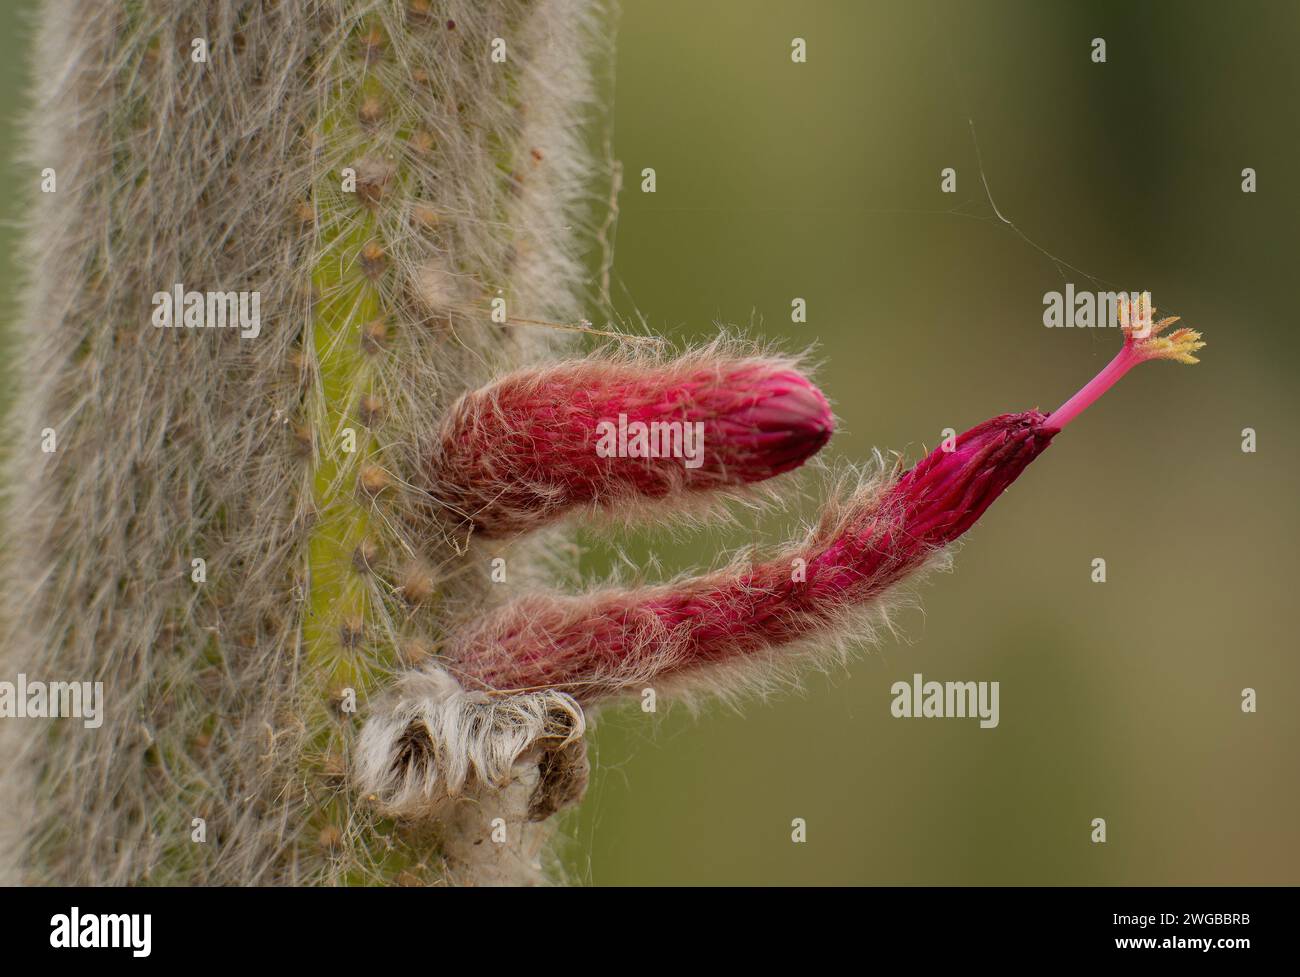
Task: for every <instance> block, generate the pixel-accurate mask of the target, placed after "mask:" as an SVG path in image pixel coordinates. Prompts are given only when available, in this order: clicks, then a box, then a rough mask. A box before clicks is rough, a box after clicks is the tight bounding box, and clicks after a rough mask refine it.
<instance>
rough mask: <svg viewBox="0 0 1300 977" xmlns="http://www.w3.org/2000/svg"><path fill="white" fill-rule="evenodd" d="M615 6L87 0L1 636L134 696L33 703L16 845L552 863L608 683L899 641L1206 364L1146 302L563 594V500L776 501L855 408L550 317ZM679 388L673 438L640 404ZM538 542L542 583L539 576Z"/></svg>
mask: <svg viewBox="0 0 1300 977" xmlns="http://www.w3.org/2000/svg"><path fill="white" fill-rule="evenodd" d="M599 14H600V11H599V10H597V9H595V8H594V7H593V6H592V4H591V3H588V2H587V0H477V2H471V0H464V2H458V0H451V2H447V3H435V2H433V0H410V2H407V3H399V2H396V0H285V2H281V3H277V4H265V3H259V2H255V0H243V2H235V3H221V4H217V3H211V4H168V3H164V2H162V0H133V2H130V3H125V4H118V3H112V2H108V0H94V2H91V3H73V2H72V0H48V2H47V4H46V8H45V17H44V20H43V30H42V36H41V39H40V44H39V48H38V51H37V57H36V62H37V64H38V65H39V68H40V83H39V87H38V91H37V98H36V106H35V108H34V110H33V113H32V118H31V120H30V122H29V132H30V134H31V138H30V141H29V145H28V147H27V150H26V158H27V161H28V163H29V164H30V165H31V166H33V167H34V168H40V169H44V168H47V167H48V168H53V169H54V170H55V171H56V172H57V174H58V190H57V192H56V193H53V194H45V195H42V198H41V199H38V200H37V201H34V203H33V207H32V210H31V218H30V222H29V224H30V226H29V229H28V237H27V245H26V252H25V265H26V268H27V269H28V274H29V282H28V286H27V294H26V300H25V304H26V308H25V313H24V317H23V322H22V325H21V330H20V335H19V337H18V338H19V342H20V346H21V363H20V367H19V379H20V396H19V397H18V398H17V402H16V406H15V408H14V410H13V411H12V414H11V430H14V431H16V432H18V433H17V436H16V442H15V447H14V448H13V450H11V452H10V454H9V456H8V457H7V458H6V469H7V470H6V484H7V487H8V491H7V496H6V503H7V508H6V514H5V532H6V539H5V546H4V564H3V565H4V571H3V572H4V595H5V597H4V615H3V619H4V626H5V631H4V642H3V665H4V669H5V671H6V672H9V673H19V674H26V675H28V676H32V677H35V678H44V679H47V680H56V681H83V680H98V681H102V682H103V683H104V686H105V699H106V703H105V707H106V708H105V715H104V716H103V724H102V726H101V727H99V728H87V727H85V726H82V725H77V724H74V723H67V722H53V723H51V722H32V721H27V722H21V723H6V724H4V725H3V726H2V727H0V733H2V734H3V735H4V737H5V742H4V744H3V746H4V748H5V751H6V753H5V755H6V756H7V757H10V758H12V759H11V760H10V761H9V762H8V763H7V764H6V766H5V768H4V774H3V776H4V778H5V779H4V783H3V785H2V786H3V790H0V797H3V800H4V805H5V806H4V810H3V820H2V821H0V832H2V833H0V846H2V848H0V856H2V858H0V865H2V866H3V869H0V871H3V872H4V873H5V878H6V880H25V881H35V882H63V883H92V884H94V883H100V884H103V883H109V884H123V883H198V884H204V883H206V884H212V883H227V884H257V883H264V884H265V883H278V884H284V883H293V884H339V883H349V884H394V883H396V884H434V883H449V882H450V883H479V884H481V883H521V882H535V881H542V880H544V879H545V878H546V877H547V867H548V866H547V861H548V857H547V848H546V840H547V837H548V832H549V830H550V828H549V825H550V819H551V816H552V815H553V814H554V813H556V812H557V811H559V810H561V809H563V808H564V807H566V806H568V805H571V804H574V803H576V802H577V801H579V800H580V799H581V797H582V793H583V790H584V787H585V785H586V782H587V777H588V761H587V756H586V749H585V741H584V733H585V731H586V729H587V728H588V723H589V721H590V719H591V718H592V716H593V715H594V713H595V710H596V709H598V708H600V707H601V706H603V705H604V704H605V703H606V702H608V701H609V700H611V699H616V698H617V697H618V696H620V695H625V694H627V693H632V692H637V691H639V689H640V686H641V685H642V684H643V683H646V682H651V681H653V682H655V683H656V684H657V685H663V686H664V687H665V689H666V690H668V691H674V690H675V691H680V692H682V693H685V694H688V695H690V694H699V693H702V692H707V693H718V694H722V695H724V696H736V695H739V694H741V693H744V692H750V691H755V690H760V691H761V690H765V689H767V688H769V687H770V686H771V685H772V683H773V682H774V681H777V680H782V679H785V678H787V677H789V676H791V675H793V674H794V673H795V671H796V670H797V668H799V667H801V666H802V665H804V664H805V663H807V662H808V661H810V660H811V661H813V662H817V661H822V660H824V659H825V658H826V656H827V655H828V654H829V655H835V654H837V653H839V652H842V651H844V650H846V649H848V648H850V647H852V646H853V645H855V644H859V643H861V642H862V641H863V640H864V639H866V638H869V637H870V636H871V635H872V633H873V629H874V628H875V626H876V625H880V624H884V625H887V624H888V613H889V609H890V607H891V606H892V602H894V601H896V600H897V599H898V596H899V594H900V592H901V591H900V588H902V587H903V586H904V585H905V584H906V583H907V582H908V581H909V580H914V579H916V578H917V576H918V574H919V573H921V572H922V571H923V570H924V569H925V568H926V567H928V566H932V565H934V564H935V563H936V562H940V561H942V560H943V559H945V557H946V554H947V551H948V548H949V546H950V544H952V543H954V542H955V541H956V540H957V539H959V538H960V537H961V536H962V535H963V534H964V533H965V532H966V531H967V530H968V529H969V528H970V527H971V526H972V525H974V523H975V522H976V520H978V518H979V517H980V515H981V514H982V513H983V512H984V511H985V510H986V509H987V507H988V506H989V505H991V504H992V502H993V501H994V500H995V499H996V498H998V496H999V495H1000V494H1001V493H1002V491H1003V490H1004V489H1005V488H1006V487H1007V486H1008V485H1010V484H1011V483H1012V482H1013V481H1014V480H1015V479H1017V478H1018V477H1019V476H1020V475H1021V473H1022V472H1023V471H1024V470H1025V469H1026V467H1027V466H1028V465H1029V464H1030V463H1031V462H1032V461H1033V460H1035V459H1036V458H1037V457H1038V456H1039V455H1040V454H1041V452H1042V451H1043V450H1044V449H1045V448H1046V447H1047V446H1048V444H1050V443H1051V441H1052V439H1053V438H1054V437H1056V436H1057V435H1058V434H1059V433H1060V432H1061V431H1062V430H1063V429H1064V427H1065V426H1066V425H1067V424H1068V423H1070V422H1071V421H1072V420H1073V419H1074V418H1075V417H1077V416H1078V414H1079V413H1080V412H1081V411H1082V410H1083V409H1084V408H1086V407H1087V406H1088V404H1090V403H1091V402H1092V401H1093V400H1095V399H1096V398H1097V397H1098V396H1100V395H1101V394H1102V393H1104V391H1105V390H1106V389H1107V388H1108V387H1109V386H1110V385H1111V384H1113V383H1114V382H1115V381H1116V380H1117V379H1118V378H1119V377H1120V376H1121V375H1122V374H1123V373H1124V372H1126V371H1127V370H1128V369H1129V368H1131V367H1132V366H1133V365H1135V364H1136V363H1138V362H1141V361H1142V360H1145V359H1155V358H1165V359H1175V360H1180V361H1183V362H1195V359H1194V357H1193V356H1192V353H1194V352H1195V351H1196V350H1197V349H1199V348H1200V346H1201V345H1202V344H1201V343H1200V339H1199V335H1198V334H1196V333H1194V332H1191V331H1190V330H1186V329H1180V330H1177V331H1176V332H1174V333H1173V334H1171V335H1170V336H1168V337H1163V338H1162V337H1160V336H1159V333H1160V332H1161V331H1162V330H1163V329H1164V328H1165V327H1166V326H1167V325H1168V324H1169V320H1165V321H1162V322H1160V323H1157V324H1156V325H1155V326H1154V327H1153V328H1151V329H1150V330H1149V331H1144V332H1139V331H1137V330H1134V329H1130V330H1126V337H1125V345H1124V349H1123V350H1122V351H1121V353H1120V355H1119V356H1117V357H1116V359H1115V361H1113V362H1112V364H1111V365H1110V366H1108V367H1107V368H1106V369H1105V370H1103V372H1102V374H1100V375H1099V376H1098V378H1097V379H1096V380H1094V381H1093V382H1091V383H1089V384H1088V385H1086V386H1085V387H1084V388H1083V389H1082V390H1081V391H1080V393H1079V394H1078V395H1076V396H1075V397H1073V398H1071V399H1070V400H1069V401H1067V402H1066V404H1065V405H1063V406H1062V408H1061V409H1060V410H1058V411H1057V412H1056V413H1054V414H1051V415H1045V414H1042V413H1041V412H1038V411H1028V412H1024V413H1019V414H1006V415H1001V416H999V417H996V418H993V419H992V420H990V421H987V422H985V423H983V424H980V425H977V426H976V427H974V428H972V429H971V430H970V431H968V432H966V433H965V434H964V435H962V436H960V437H959V438H957V439H956V442H955V444H954V445H953V446H952V447H951V448H949V447H947V446H944V447H941V448H939V449H937V450H936V451H934V452H932V453H931V454H930V455H928V456H927V457H925V458H924V459H922V460H921V461H920V463H918V464H917V465H916V466H914V467H913V468H912V469H911V470H909V471H907V472H905V473H900V472H899V470H898V469H895V470H894V471H892V472H887V471H886V470H885V466H884V464H883V461H880V462H878V464H877V466H876V467H877V469H878V470H877V471H876V472H875V473H874V474H873V475H871V476H870V477H868V478H866V479H865V480H862V481H859V483H858V484H856V485H855V486H854V487H852V488H851V489H849V490H847V491H839V492H836V493H834V494H833V495H832V497H831V499H830V501H829V502H828V504H827V506H826V508H825V511H824V513H823V516H822V520H821V523H820V525H819V526H818V527H817V528H816V529H815V530H813V531H812V532H811V533H810V534H809V535H808V537H807V538H806V539H805V540H803V541H802V542H801V543H798V544H796V545H794V546H791V547H790V548H788V549H787V550H786V551H785V552H783V553H782V554H780V555H778V556H776V557H774V558H771V559H768V560H761V561H755V562H750V561H748V560H745V559H738V560H737V561H736V562H735V563H734V564H733V566H731V567H730V568H728V569H725V570H721V571H718V572H716V573H713V574H709V575H706V576H703V577H697V578H683V579H680V580H677V581H673V582H670V583H667V584H663V585H659V586H655V587H649V588H639V589H612V588H610V589H603V590H596V591H593V592H591V593H587V594H579V595H569V596H566V595H562V594H557V593H555V592H554V591H553V590H549V589H544V588H542V587H540V586H539V582H540V579H541V578H542V577H544V576H548V575H550V569H551V568H552V566H553V564H554V562H555V561H556V560H559V561H560V562H561V563H563V561H564V559H565V554H566V553H568V552H569V551H570V550H571V547H569V546H566V545H563V541H564V539H565V536H564V534H565V533H566V532H567V531H568V529H567V526H568V524H569V523H568V522H566V520H565V518H564V517H565V516H572V515H577V514H583V515H586V516H589V517H590V516H593V515H599V516H612V517H621V518H646V517H649V518H654V519H656V520H658V519H662V518H668V517H673V516H678V515H682V514H684V513H685V514H688V515H689V514H691V513H696V512H698V511H699V508H698V507H699V506H704V507H706V508H705V511H706V512H708V513H710V514H712V513H713V512H714V511H716V508H708V507H711V506H712V507H716V503H717V501H718V500H719V499H728V498H734V497H738V496H739V497H741V498H746V499H758V500H761V498H762V495H761V489H760V486H766V485H767V484H768V482H769V480H773V479H778V478H779V477H780V476H783V475H784V474H786V473H788V472H789V471H790V470H792V469H794V468H796V467H798V466H799V465H801V464H802V463H804V462H805V461H806V460H807V459H808V458H809V457H810V456H811V455H813V454H814V453H815V452H817V451H818V450H819V449H820V448H821V447H822V446H823V445H824V444H825V443H826V441H827V439H828V438H829V437H830V434H831V429H832V426H833V421H832V417H831V413H830V408H829V406H828V404H827V402H826V400H825V398H824V397H823V396H822V394H821V393H820V391H818V390H817V388H816V387H814V386H813V385H812V383H811V381H810V380H808V379H807V378H806V377H805V376H804V375H803V373H802V372H801V371H800V369H799V366H798V363H797V361H795V360H792V359H787V358H783V357H780V356H774V355H771V354H769V353H766V352H762V351H755V350H752V349H742V348H739V346H738V345H737V344H735V343H727V342H721V341H720V342H719V343H715V344H713V345H711V346H708V347H706V348H704V349H700V350H695V351H687V352H686V353H684V354H683V355H681V356H677V357H673V356H671V355H663V354H656V355H654V356H647V355H645V354H643V353H630V352H627V351H626V350H624V349H623V348H622V346H621V345H620V346H619V347H616V348H615V349H614V350H613V351H605V352H596V353H591V354H588V355H587V356H585V357H574V356H573V355H572V352H573V351H572V350H571V349H569V348H567V345H568V344H567V343H566V342H565V337H566V336H568V337H571V336H572V334H573V330H571V329H570V330H567V331H566V330H563V329H560V330H545V329H537V328H525V327H528V326H535V325H536V324H537V323H539V322H553V323H554V322H572V321H574V320H576V319H578V318H579V313H580V311H581V309H580V304H581V303H580V301H579V297H578V290H577V283H578V282H579V281H580V278H581V276H580V275H579V273H578V265H577V262H576V260H575V257H574V256H575V254H576V249H577V247H578V242H577V241H576V240H575V232H574V231H572V230H571V228H574V227H581V226H583V223H582V221H581V219H580V218H581V216H582V215H581V200H582V195H583V186H584V181H585V180H586V178H587V176H588V173H589V171H590V166H589V165H588V161H587V159H586V156H585V153H584V151H583V149H582V148H581V147H582V130H581V126H580V124H579V123H580V120H581V112H582V109H583V107H584V106H585V105H586V104H587V103H588V85H587V83H588V72H589V65H588V62H589V60H590V57H591V52H592V50H593V48H594V47H595V45H594V39H595V37H597V36H598V32H597V31H596V29H595V25H596V22H597V19H598V16H599ZM201 290H208V291H207V292H206V293H205V292H203V291H201ZM190 291H195V294H197V295H198V296H199V297H198V299H197V300H196V303H197V304H192V303H191V301H190V294H189V293H190ZM214 291H215V292H219V293H221V294H222V295H223V296H228V295H230V294H240V293H247V294H251V295H255V296H257V298H258V303H257V304H250V305H249V306H248V308H249V309H252V308H260V310H261V311H262V312H264V313H265V314H266V318H265V321H261V320H260V319H259V320H258V322H257V323H256V325H255V327H253V328H248V329H244V328H241V329H240V330H237V331H236V330H229V329H208V328H204V329H199V328H197V326H198V325H200V324H202V322H203V321H204V314H205V311H206V312H207V313H212V312H213V311H214V310H215V311H217V312H221V314H222V315H226V314H227V313H229V314H231V315H233V314H235V312H241V311H247V310H246V309H245V306H244V305H243V304H242V300H241V303H235V304H233V305H229V306H225V305H223V304H222V302H224V299H218V300H217V301H216V303H215V304H214V302H213V300H212V298H211V296H212V292H214ZM173 294H174V295H175V296H176V298H175V300H174V306H175V307H174V308H173V309H172V311H171V312H166V314H160V313H161V312H165V311H166V310H167V309H168V308H170V307H171V306H169V304H168V303H171V302H173V300H172V299H171V298H170V296H172V295H173ZM205 294H206V295H207V299H206V304H205V299H204V295H205ZM150 296H153V297H154V302H155V303H156V308H155V313H154V314H153V315H151V314H150V311H149V306H150ZM192 311H193V313H194V316H193V321H192V319H191V312H192ZM1126 312H1127V310H1126ZM151 320H152V325H151V324H150V323H151ZM223 321H224V320H223ZM206 324H207V325H209V326H210V325H212V324H213V323H212V320H211V319H207V320H206ZM243 325H247V323H244V322H243V321H242V320H241V326H243ZM163 326H169V327H170V328H162V329H159V328H155V327H163ZM579 331H581V330H579ZM561 354H563V355H564V356H565V357H566V358H564V359H561V360H560V361H559V362H554V361H555V359H556V357H558V356H560V355H561ZM656 424H659V425H677V427H676V428H671V427H665V428H661V429H660V436H661V437H662V438H664V439H665V440H660V441H658V442H657V448H658V449H663V448H664V447H665V445H667V446H668V448H669V450H667V451H666V452H665V451H664V450H651V441H650V440H648V438H649V437H650V435H649V434H647V439H644V440H641V441H638V440H637V438H638V437H640V435H633V436H632V439H631V440H629V439H628V438H627V429H629V428H630V427H631V426H632V425H642V426H643V427H645V428H647V429H649V430H653V426H654V425H656ZM664 431H667V432H668V433H667V434H666V435H665V434H664ZM688 433H689V435H691V436H694V437H695V438H696V439H697V440H695V441H693V442H692V441H691V439H690V437H689V436H688ZM674 437H676V438H679V440H678V441H677V442H673V441H672V438H674ZM605 439H612V440H605ZM602 442H603V444H602ZM696 449H698V450H696ZM503 561H504V562H503ZM507 564H508V567H509V572H510V575H511V576H510V579H511V582H512V584H513V585H516V586H521V587H522V588H523V589H524V590H525V593H524V595H523V596H520V597H517V598H516V599H515V600H513V601H510V602H508V603H504V604H498V602H497V601H496V599H495V598H494V588H493V587H492V584H491V580H492V574H493V573H494V572H495V568H499V567H501V566H504V565H507ZM512 589H514V588H513V587H512ZM489 839H490V843H489Z"/></svg>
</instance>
